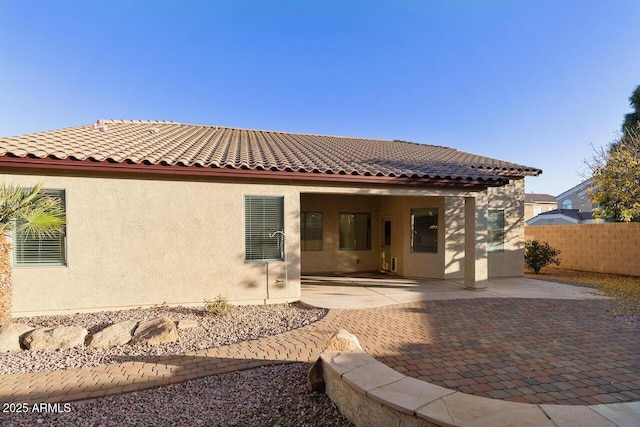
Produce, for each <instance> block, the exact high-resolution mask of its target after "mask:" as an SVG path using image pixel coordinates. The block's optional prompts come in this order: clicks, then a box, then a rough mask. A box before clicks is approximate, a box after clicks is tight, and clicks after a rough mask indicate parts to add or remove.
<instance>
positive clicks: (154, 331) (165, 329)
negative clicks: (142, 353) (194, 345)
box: [131, 317, 178, 345]
mask: <svg viewBox="0 0 640 427" xmlns="http://www.w3.org/2000/svg"><path fill="white" fill-rule="evenodd" d="M177 340H178V328H176V324H175V323H173V321H172V320H171V319H169V318H168V317H157V318H155V319H151V320H147V321H146V322H140V324H139V325H138V328H137V329H136V331H135V333H134V334H133V338H132V339H131V344H134V345H155V344H162V343H165V342H174V341H177Z"/></svg>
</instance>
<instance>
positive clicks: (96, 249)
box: [0, 174, 524, 316]
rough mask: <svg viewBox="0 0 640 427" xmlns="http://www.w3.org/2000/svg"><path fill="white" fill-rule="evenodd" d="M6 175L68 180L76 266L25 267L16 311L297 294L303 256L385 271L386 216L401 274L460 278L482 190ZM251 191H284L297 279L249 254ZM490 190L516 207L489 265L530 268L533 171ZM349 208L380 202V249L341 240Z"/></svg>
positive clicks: (319, 267) (49, 183) (21, 179)
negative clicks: (525, 231) (314, 226)
mask: <svg viewBox="0 0 640 427" xmlns="http://www.w3.org/2000/svg"><path fill="white" fill-rule="evenodd" d="M0 175H1V176H0V178H1V179H2V180H3V182H6V183H14V184H19V185H23V186H28V185H33V184H35V183H37V182H43V183H44V184H45V187H46V188H58V189H64V190H66V201H67V219H68V227H67V260H68V265H67V266H66V267H29V268H24V267H19V268H18V267H17V268H14V283H15V291H14V315H16V316H19V315H33V314H45V313H52V312H61V313H64V312H77V311H90V310H93V311H95V310H100V309H113V308H127V307H138V306H148V305H155V304H170V305H202V304H203V301H204V300H205V299H213V298H215V297H216V296H217V295H223V296H226V297H228V298H229V299H230V300H231V301H232V302H233V303H236V304H237V303H264V302H265V301H266V302H281V301H293V300H297V299H299V296H300V266H301V265H302V268H304V269H305V271H307V272H316V271H325V272H326V271H367V270H378V269H380V268H381V264H382V259H381V255H382V254H381V244H382V240H381V235H382V218H383V217H385V216H388V217H390V218H391V220H392V256H396V257H398V260H399V265H398V267H399V270H398V274H401V275H406V276H416V277H435V278H445V277H446V278H461V277H463V276H464V259H465V257H464V249H463V248H464V198H465V197H476V196H477V194H478V193H477V192H474V191H471V190H456V189H424V188H412V187H397V186H396V187H370V188H366V187H349V186H345V185H333V186H329V185H327V186H315V185H300V184H299V183H295V182H288V183H287V184H285V185H283V184H282V183H277V182H276V183H273V184H268V183H261V184H258V183H239V182H219V181H216V182H214V181H206V180H186V179H185V180H167V179H140V177H139V176H130V177H128V178H124V177H115V176H105V177H88V176H66V177H65V176H57V175H50V176H44V175H43V176H38V175H28V174H24V175H17V174H11V175H7V174H0ZM245 195H269V196H284V197H285V231H286V235H287V237H286V239H287V244H286V248H287V261H288V263H287V264H288V266H289V268H288V281H287V282H286V284H285V283H284V278H285V269H284V265H285V264H284V263H283V262H272V263H270V264H269V274H268V276H267V266H266V265H265V264H264V263H247V262H245V261H244V215H243V211H244V196H245ZM489 195H490V197H489V199H490V201H489V206H490V207H493V206H496V207H497V205H499V206H502V205H504V206H506V209H507V210H506V212H507V218H508V219H507V224H508V225H509V227H510V228H509V232H508V239H507V245H506V248H505V252H504V253H500V254H496V253H493V254H489V260H488V264H489V266H488V270H489V275H490V276H493V277H495V276H499V275H522V240H521V236H522V223H523V222H522V216H523V209H524V208H523V205H524V203H523V197H524V185H523V180H518V181H515V183H512V184H510V185H509V186H508V187H506V188H503V189H493V190H492V189H490V190H489ZM301 202H302V209H300V205H301ZM421 207H435V208H438V212H439V216H438V218H439V224H438V230H439V231H438V233H439V235H438V236H439V239H438V242H439V247H438V253H436V254H426V253H416V254H414V253H411V245H410V233H411V222H410V212H411V209H412V208H421ZM300 210H303V211H322V212H323V213H324V218H323V219H324V229H325V242H324V251H322V253H319V252H315V251H314V252H304V253H302V254H301V252H300V244H299V243H300V242H299V235H300V224H299V222H300V217H299V212H300ZM340 212H371V214H372V216H371V219H372V242H371V250H370V251H340V250H339V249H338V215H339V213H340ZM518 233H520V234H518ZM461 248H462V250H461ZM267 292H268V295H267Z"/></svg>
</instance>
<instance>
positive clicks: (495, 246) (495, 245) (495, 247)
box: [487, 208, 507, 253]
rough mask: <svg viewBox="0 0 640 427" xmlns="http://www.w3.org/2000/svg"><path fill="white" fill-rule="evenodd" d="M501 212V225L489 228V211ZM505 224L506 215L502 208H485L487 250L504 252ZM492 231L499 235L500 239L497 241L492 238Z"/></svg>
mask: <svg viewBox="0 0 640 427" xmlns="http://www.w3.org/2000/svg"><path fill="white" fill-rule="evenodd" d="M496 212H501V213H502V227H501V228H491V213H496ZM506 225H507V216H506V213H505V209H504V208H489V209H487V252H492V253H495V252H504V242H505V234H506V233H505V229H506ZM492 233H494V234H495V235H500V236H501V237H500V239H498V240H497V241H494V240H492Z"/></svg>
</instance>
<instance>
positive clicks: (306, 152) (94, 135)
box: [0, 120, 541, 186]
mask: <svg viewBox="0 0 640 427" xmlns="http://www.w3.org/2000/svg"><path fill="white" fill-rule="evenodd" d="M0 156H1V157H0V165H4V166H9V165H13V166H16V165H17V164H16V163H19V164H23V165H24V166H27V163H32V164H35V163H38V164H40V167H46V166H47V165H49V166H50V167H57V168H61V167H63V166H64V168H73V167H74V165H75V166H80V165H92V166H97V165H114V167H115V166H116V165H117V166H118V167H119V170H125V171H126V170H127V169H128V170H136V171H141V170H142V169H143V168H142V167H141V166H154V165H155V166H161V167H163V169H164V170H167V167H169V168H170V170H171V171H174V172H177V171H178V170H179V169H184V168H190V170H192V171H193V170H195V169H197V170H199V171H203V170H211V169H219V170H222V169H232V170H246V171H273V172H284V173H286V172H289V173H288V174H287V176H288V177H289V178H290V179H296V178H297V177H301V176H302V174H301V173H307V175H311V174H313V175H315V176H317V175H318V174H320V175H333V176H336V175H350V176H353V177H352V178H355V177H358V176H360V177H386V178H412V179H419V180H427V181H429V180H453V181H473V182H476V183H482V184H484V185H494V186H495V185H504V184H505V183H506V182H508V180H507V179H506V178H505V177H522V176H536V175H539V174H540V173H541V170H539V169H536V168H532V167H529V166H523V165H519V164H515V163H510V162H505V161H502V160H497V159H492V158H489V157H483V156H478V155H475V154H470V153H465V152H462V151H458V150H455V149H452V148H447V147H440V146H435V145H427V144H418V143H413V142H405V141H398V140H386V139H370V138H352V137H338V136H326V135H312V134H298V133H288V132H277V131H263V130H249V129H237V128H229V127H222V126H204V125H191V124H181V123H175V122H155V121H134V120H98V121H97V122H96V123H95V124H91V125H85V126H76V127H70V128H65V129H60V130H53V131H47V132H39V133H33V134H29V135H21V136H15V137H6V138H0ZM39 159H40V160H42V161H40V162H37V161H38V160H39ZM20 160H21V161H22V162H19V161H20ZM44 160H46V162H45V161H44ZM43 165H44V166H43ZM136 166H137V167H136ZM85 169H86V168H85ZM154 170H160V168H159V167H158V168H154ZM168 173H170V172H168ZM291 173H294V174H293V175H292V174H291ZM246 175H249V174H246ZM276 175H277V174H273V177H276Z"/></svg>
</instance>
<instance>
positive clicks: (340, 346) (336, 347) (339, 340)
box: [324, 329, 362, 352]
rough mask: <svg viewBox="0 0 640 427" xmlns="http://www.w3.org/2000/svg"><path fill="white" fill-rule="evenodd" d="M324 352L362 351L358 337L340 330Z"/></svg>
mask: <svg viewBox="0 0 640 427" xmlns="http://www.w3.org/2000/svg"><path fill="white" fill-rule="evenodd" d="M324 351H327V352H328V351H362V347H361V346H360V341H358V337H356V336H355V335H353V334H352V333H350V332H349V331H347V330H345V329H340V330H339V331H338V332H336V333H335V334H334V335H333V336H332V337H331V339H330V340H329V342H328V343H327V346H326V347H325V349H324Z"/></svg>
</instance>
